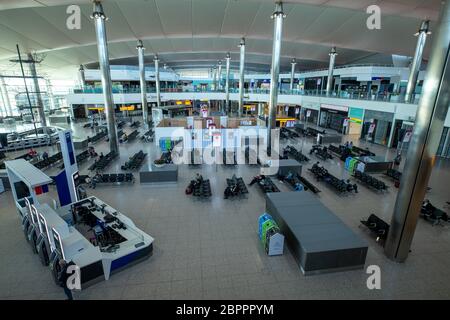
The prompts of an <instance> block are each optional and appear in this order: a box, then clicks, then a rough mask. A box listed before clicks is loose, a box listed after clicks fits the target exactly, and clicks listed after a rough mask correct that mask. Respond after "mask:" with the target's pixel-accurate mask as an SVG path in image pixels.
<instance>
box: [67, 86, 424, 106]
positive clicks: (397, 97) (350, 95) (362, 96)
mask: <svg viewBox="0 0 450 320" xmlns="http://www.w3.org/2000/svg"><path fill="white" fill-rule="evenodd" d="M72 92H73V93H75V94H83V93H91V94H92V93H94V94H100V93H102V92H103V90H102V88H98V87H97V88H92V87H86V88H83V89H73V91H72ZM175 92H180V93H181V92H197V93H225V90H224V89H221V90H212V89H211V88H196V89H192V88H162V89H161V93H175ZM278 92H279V94H280V95H298V96H313V97H324V98H338V99H351V100H368V101H383V102H395V103H405V95H404V94H398V93H392V92H378V93H374V92H367V91H350V90H342V91H333V92H331V93H330V94H329V95H328V94H327V92H326V90H298V89H294V90H286V89H280V90H279V91H278ZM113 93H121V94H132V93H141V91H140V89H139V88H135V87H133V88H122V87H113ZM147 93H151V94H154V93H156V89H155V88H153V87H152V88H147ZM230 93H239V89H238V88H230ZM269 93H270V90H269V89H261V88H252V89H245V91H244V94H246V95H248V94H269ZM419 98H420V95H418V94H416V95H415V97H414V101H411V102H410V103H412V104H418V102H419Z"/></svg>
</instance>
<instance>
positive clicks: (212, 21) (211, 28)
mask: <svg viewBox="0 0 450 320" xmlns="http://www.w3.org/2000/svg"><path fill="white" fill-rule="evenodd" d="M227 3H228V0H214V1H211V0H193V1H192V32H193V34H194V36H195V35H219V34H220V30H221V28H222V22H223V19H224V16H225V8H226V6H227Z"/></svg>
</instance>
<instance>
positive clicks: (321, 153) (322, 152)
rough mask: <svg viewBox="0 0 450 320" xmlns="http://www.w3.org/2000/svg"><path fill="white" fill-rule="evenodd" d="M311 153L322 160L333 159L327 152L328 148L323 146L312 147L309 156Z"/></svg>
mask: <svg viewBox="0 0 450 320" xmlns="http://www.w3.org/2000/svg"><path fill="white" fill-rule="evenodd" d="M313 153H315V154H316V156H317V157H319V158H321V159H322V160H327V159H333V156H332V155H331V154H330V153H329V152H328V148H327V147H325V146H320V145H313V146H312V148H311V150H310V151H309V154H313Z"/></svg>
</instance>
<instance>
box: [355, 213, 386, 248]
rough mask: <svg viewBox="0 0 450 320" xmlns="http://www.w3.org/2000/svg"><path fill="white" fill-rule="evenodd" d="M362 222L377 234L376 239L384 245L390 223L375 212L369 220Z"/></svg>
mask: <svg viewBox="0 0 450 320" xmlns="http://www.w3.org/2000/svg"><path fill="white" fill-rule="evenodd" d="M361 223H362V224H363V225H365V226H366V227H367V228H368V229H369V230H370V231H371V232H372V233H373V234H374V235H375V236H376V241H377V242H380V244H382V245H383V246H384V242H385V240H386V238H387V236H388V232H389V227H390V226H389V224H388V223H387V222H385V221H384V220H383V219H381V218H379V217H377V216H376V215H374V214H371V215H370V216H369V218H367V220H361Z"/></svg>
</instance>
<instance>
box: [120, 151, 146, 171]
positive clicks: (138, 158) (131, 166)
mask: <svg viewBox="0 0 450 320" xmlns="http://www.w3.org/2000/svg"><path fill="white" fill-rule="evenodd" d="M146 156H147V154H146V153H144V152H143V151H142V150H140V151H139V152H136V153H135V154H134V155H133V156H132V157H130V159H129V160H128V161H127V162H125V164H124V165H123V166H122V167H121V169H122V170H135V169H137V168H139V167H140V166H141V165H142V163H143V162H144V159H145V157H146Z"/></svg>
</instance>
